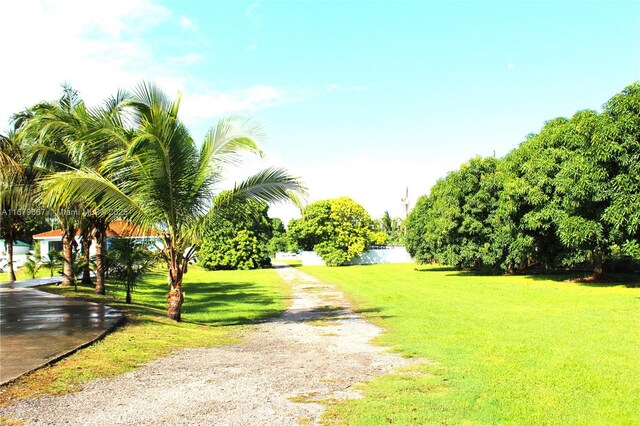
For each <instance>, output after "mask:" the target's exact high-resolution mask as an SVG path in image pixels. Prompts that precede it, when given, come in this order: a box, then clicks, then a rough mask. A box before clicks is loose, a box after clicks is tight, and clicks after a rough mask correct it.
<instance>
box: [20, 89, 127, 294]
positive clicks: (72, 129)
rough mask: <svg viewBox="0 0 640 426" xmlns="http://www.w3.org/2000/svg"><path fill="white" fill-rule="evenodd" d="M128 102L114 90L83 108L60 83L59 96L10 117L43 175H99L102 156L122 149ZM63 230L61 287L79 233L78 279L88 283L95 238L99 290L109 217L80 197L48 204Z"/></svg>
mask: <svg viewBox="0 0 640 426" xmlns="http://www.w3.org/2000/svg"><path fill="white" fill-rule="evenodd" d="M128 102H129V99H128V95H127V94H126V93H125V92H118V94H117V95H116V96H114V97H111V98H109V99H108V100H107V101H106V102H105V103H104V104H103V105H102V106H101V107H99V108H88V107H87V106H86V105H85V103H84V102H83V100H82V99H81V98H80V96H79V94H78V92H77V91H75V90H74V89H72V88H71V87H70V86H68V85H64V86H63V94H62V96H61V97H60V99H58V100H57V101H55V102H46V103H40V104H37V105H35V106H33V107H32V108H29V109H28V110H26V111H23V112H22V113H20V114H16V115H15V116H14V122H15V125H16V127H17V128H18V129H19V134H20V135H21V137H22V138H23V139H25V140H29V141H31V144H32V146H31V156H32V162H33V163H34V164H35V165H37V166H38V167H39V168H40V169H41V170H43V171H44V172H45V173H48V174H55V173H59V172H68V171H73V170H77V169H79V168H89V169H92V170H94V171H96V172H98V173H99V171H100V166H101V164H102V162H103V159H104V158H105V157H107V156H108V155H109V154H110V153H112V152H114V151H115V150H122V149H123V147H125V146H126V145H127V143H128V140H129V139H130V134H131V131H130V130H129V129H126V128H125V126H124V125H123V121H122V120H123V118H122V111H123V108H124V107H125V104H126V103H128ZM47 207H50V208H53V211H54V213H55V215H56V217H57V219H58V221H59V223H60V226H61V229H62V231H63V237H62V242H63V258H64V261H65V265H66V268H65V269H64V271H65V273H64V274H63V285H71V284H72V283H73V281H74V280H75V276H71V269H72V260H71V259H72V257H73V253H72V251H73V249H74V248H75V247H76V245H77V244H76V241H75V236H76V234H79V236H80V241H81V253H82V256H83V258H84V262H83V265H84V266H83V268H82V283H83V284H84V285H91V278H90V264H91V262H90V252H89V248H90V246H91V242H92V240H95V241H96V261H95V268H96V283H95V292H96V293H97V294H104V292H105V287H104V276H105V272H104V266H103V261H102V259H103V257H104V254H103V251H104V247H105V238H106V231H107V229H108V226H109V221H110V219H109V216H108V215H105V214H102V212H100V211H99V210H96V209H94V208H93V209H92V208H91V206H89V205H87V204H86V203H84V202H83V200H81V199H78V200H75V201H74V202H73V203H72V204H67V205H56V206H53V205H48V206H47Z"/></svg>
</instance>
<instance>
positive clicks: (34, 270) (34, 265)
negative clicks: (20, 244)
mask: <svg viewBox="0 0 640 426" xmlns="http://www.w3.org/2000/svg"><path fill="white" fill-rule="evenodd" d="M41 266H42V264H41V263H40V262H38V259H36V258H35V257H33V256H29V257H27V261H26V262H24V270H25V271H27V273H28V274H29V276H30V277H31V279H35V277H36V275H37V274H38V271H39V270H40V267H41Z"/></svg>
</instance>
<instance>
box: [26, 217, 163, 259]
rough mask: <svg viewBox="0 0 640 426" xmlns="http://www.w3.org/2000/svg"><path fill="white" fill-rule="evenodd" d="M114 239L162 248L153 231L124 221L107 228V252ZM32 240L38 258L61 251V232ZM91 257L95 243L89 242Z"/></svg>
mask: <svg viewBox="0 0 640 426" xmlns="http://www.w3.org/2000/svg"><path fill="white" fill-rule="evenodd" d="M114 238H131V239H135V240H138V241H139V242H140V243H141V244H144V245H146V246H147V247H149V248H152V249H153V248H157V247H162V240H161V238H160V235H159V234H158V233H157V232H156V231H154V230H144V229H142V228H140V227H138V226H135V225H133V224H131V223H130V222H127V221H124V220H114V221H113V222H111V223H110V224H109V228H107V238H106V241H107V250H109V246H110V240H111V239H114ZM33 239H34V240H36V241H39V242H40V256H41V257H43V258H48V257H49V256H48V254H49V252H50V251H51V250H55V251H58V252H59V251H62V230H60V229H54V230H52V231H47V232H42V233H40V234H36V235H34V236H33ZM75 240H76V243H77V244H78V246H79V245H80V243H81V240H82V238H81V237H80V231H79V230H78V231H76V236H75ZM89 252H90V254H91V256H93V255H95V254H96V243H95V241H92V242H91V248H90V249H89Z"/></svg>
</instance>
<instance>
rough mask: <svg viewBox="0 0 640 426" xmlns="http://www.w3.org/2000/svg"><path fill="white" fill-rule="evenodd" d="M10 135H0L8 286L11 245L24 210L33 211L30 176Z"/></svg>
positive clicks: (1, 228) (1, 232)
mask: <svg viewBox="0 0 640 426" xmlns="http://www.w3.org/2000/svg"><path fill="white" fill-rule="evenodd" d="M25 163H26V162H25V153H24V150H23V149H22V148H21V146H20V144H19V143H18V142H17V141H16V139H15V137H14V135H13V134H9V135H8V136H4V135H0V213H2V214H0V237H2V238H3V239H4V241H5V244H6V246H7V257H8V259H7V263H8V265H7V266H8V269H9V270H8V278H9V282H13V281H15V280H16V274H15V270H14V267H13V243H14V242H15V241H16V239H17V236H18V234H19V232H20V230H21V226H22V223H23V213H22V212H24V211H25V209H30V208H33V207H34V206H33V197H32V195H33V192H34V188H33V174H32V173H31V170H30V168H29V167H28V165H27V164H25Z"/></svg>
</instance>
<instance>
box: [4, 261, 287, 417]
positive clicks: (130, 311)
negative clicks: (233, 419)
mask: <svg viewBox="0 0 640 426" xmlns="http://www.w3.org/2000/svg"><path fill="white" fill-rule="evenodd" d="M43 289H45V290H46V291H50V292H53V293H57V294H62V295H65V296H71V297H79V298H82V299H86V300H91V301H99V302H104V303H107V304H109V305H110V306H114V307H117V308H119V309H121V310H122V311H124V312H125V315H126V317H127V321H126V324H125V325H124V326H122V327H120V328H119V329H118V330H116V331H115V332H113V333H111V334H109V335H107V336H106V337H105V338H104V339H103V340H101V341H99V342H96V343H95V344H93V345H91V346H89V347H87V348H85V349H82V350H81V351H79V352H77V353H75V354H73V355H71V356H69V357H67V358H65V359H63V360H61V361H59V362H58V363H56V364H54V365H53V366H50V367H46V368H42V369H40V370H37V371H35V372H34V373H32V374H29V375H26V376H23V377H22V378H20V379H18V380H17V381H16V382H14V383H12V384H10V385H8V386H5V387H4V388H3V389H2V390H1V391H0V406H2V405H6V404H8V403H10V402H11V401H12V400H14V399H19V398H27V397H36V396H40V395H45V394H60V393H66V392H71V391H74V390H77V389H78V388H79V384H80V383H82V382H85V381H87V380H92V379H95V378H99V377H113V376H116V375H119V374H122V373H125V372H127V371H131V370H133V369H135V368H138V367H140V366H141V365H143V364H144V363H146V362H149V361H151V360H153V359H156V358H158V357H161V356H163V355H166V354H168V353H169V352H171V351H173V350H176V349H180V348H185V347H206V346H219V345H225V344H229V343H234V342H238V341H240V339H241V338H242V332H243V328H242V325H243V324H248V323H251V322H254V321H260V320H264V319H266V318H269V317H273V316H276V315H278V314H280V313H281V312H282V311H283V310H284V309H285V308H286V306H287V304H288V302H287V299H288V295H289V290H288V287H286V286H285V284H284V283H283V282H282V280H281V279H280V278H279V276H278V275H277V274H276V272H275V271H274V270H273V269H262V270H255V271H216V272H209V271H205V270H202V269H200V268H198V267H192V268H190V270H189V272H188V274H187V275H185V284H184V289H185V292H186V295H185V303H184V305H183V311H182V315H183V322H181V323H176V322H173V321H170V320H168V319H167V318H166V311H165V306H166V305H165V303H166V293H167V280H166V275H165V274H164V273H156V274H152V275H150V276H149V277H148V278H147V279H146V280H145V281H144V282H143V283H142V284H141V285H140V286H139V288H138V289H137V290H136V291H135V292H134V293H133V303H132V304H130V305H127V304H125V303H124V291H123V289H122V288H120V287H114V286H112V285H108V287H107V294H108V295H107V296H96V295H94V294H93V289H92V288H87V287H78V292H74V291H73V288H71V289H68V288H62V287H59V286H48V287H44V288H43Z"/></svg>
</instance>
